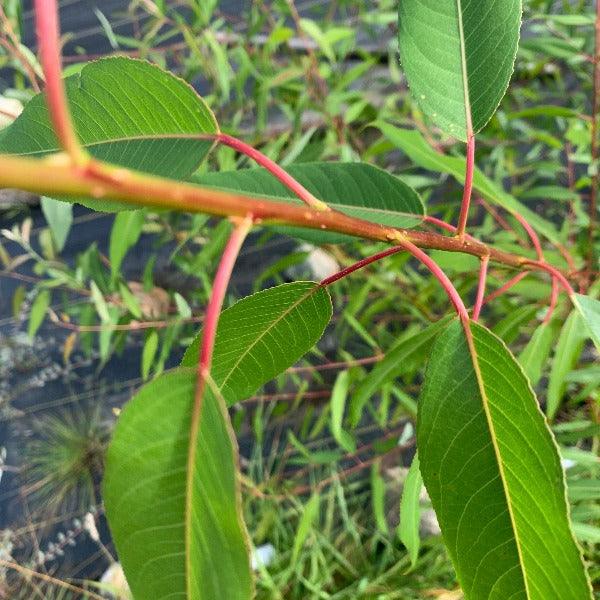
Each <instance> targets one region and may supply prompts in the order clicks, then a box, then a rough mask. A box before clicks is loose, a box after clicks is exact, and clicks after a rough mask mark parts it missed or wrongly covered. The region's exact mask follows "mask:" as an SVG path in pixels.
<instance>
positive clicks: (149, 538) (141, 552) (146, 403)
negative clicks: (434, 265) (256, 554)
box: [104, 282, 332, 600]
mask: <svg viewBox="0 0 600 600" xmlns="http://www.w3.org/2000/svg"><path fill="white" fill-rule="evenodd" d="M331 310H332V307H331V301H330V298H329V294H328V292H327V290H326V289H325V288H323V287H322V286H320V285H319V284H317V283H314V282H298V283H293V284H286V285H282V286H278V287H275V288H271V289H269V290H265V291H263V292H258V293H257V294H254V295H252V296H249V297H248V298H244V299H243V300H240V301H239V302H237V303H236V304H234V305H233V306H232V307H231V308H229V309H227V310H225V311H223V313H222V314H221V317H220V319H219V325H218V328H217V337H216V341H215V347H214V354H213V365H212V370H211V381H212V382H213V384H211V385H208V386H207V387H206V390H205V396H204V400H203V407H202V415H201V420H200V434H199V437H198V446H197V450H196V457H197V460H195V461H194V467H193V468H194V480H195V484H194V486H193V497H192V498H188V497H187V495H186V475H187V464H188V462H187V460H188V450H189V448H188V446H189V443H190V432H189V430H190V426H191V421H190V418H191V411H192V406H193V402H194V389H195V388H194V385H195V381H196V376H195V365H196V362H197V360H198V341H199V339H197V340H196V341H195V342H194V344H193V345H192V347H191V348H190V349H189V350H188V353H187V354H186V355H185V357H184V360H183V364H184V365H189V366H191V367H193V368H186V367H185V366H184V367H182V368H181V369H179V370H177V371H176V372H175V373H172V374H167V375H163V376H161V377H160V378H158V379H157V380H155V381H154V382H152V383H150V384H148V385H147V386H146V387H144V388H143V389H142V391H141V392H139V393H138V394H137V395H136V397H135V398H134V399H133V400H132V401H131V402H130V403H129V405H127V406H126V408H125V409H124V411H123V414H122V415H121V417H120V418H119V422H118V424H117V428H116V430H115V434H114V437H113V441H112V442H111V445H110V448H109V452H108V459H107V468H106V473H105V483H104V488H105V492H104V497H105V503H106V510H107V515H108V519H109V524H110V526H111V531H112V533H113V537H114V539H115V543H116V546H117V550H118V552H119V557H120V559H121V561H122V562H123V566H124V568H125V573H126V575H127V576H128V580H129V582H130V584H131V587H132V591H133V594H134V597H135V598H136V600H162V599H163V598H167V597H169V598H170V597H172V595H175V594H179V595H180V596H181V597H185V598H188V600H213V599H214V598H228V599H229V598H232V599H238V598H239V599H240V600H241V599H244V600H247V599H248V598H250V597H251V582H250V578H249V576H248V558H247V554H246V550H245V538H246V533H245V530H244V527H243V525H242V523H241V520H240V516H239V506H238V504H239V502H238V491H237V488H236V486H235V473H236V470H235V461H234V455H235V451H236V449H235V442H234V441H233V438H232V437H231V436H230V431H229V429H230V427H229V417H228V415H227V412H226V411H225V408H224V407H225V402H227V403H228V404H232V403H234V402H237V401H239V400H243V399H245V398H247V397H248V396H249V395H250V394H252V393H253V392H254V391H256V389H257V388H258V387H259V386H260V385H262V384H263V383H266V382H267V381H269V380H270V379H271V378H273V377H275V376H276V375H277V374H279V373H280V372H281V371H283V370H285V369H286V368H287V367H289V366H290V365H292V364H293V363H294V362H296V360H298V358H300V357H301V356H302V355H303V354H305V353H306V352H307V351H308V350H310V348H311V347H312V346H313V345H314V344H315V343H316V342H317V341H318V339H319V338H320V336H321V334H322V333H323V330H324V328H325V326H326V325H327V323H328V322H329V319H330V318H331ZM132 448H135V451H132ZM186 502H189V505H190V507H191V509H192V511H193V519H192V531H191V532H190V531H186V525H185V523H186V521H185V510H186V509H185V506H186ZM186 535H189V536H190V539H191V540H192V543H191V545H190V552H189V554H186V546H185V536H186ZM186 594H187V595H186Z"/></svg>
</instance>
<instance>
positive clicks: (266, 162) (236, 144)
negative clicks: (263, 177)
mask: <svg viewBox="0 0 600 600" xmlns="http://www.w3.org/2000/svg"><path fill="white" fill-rule="evenodd" d="M215 139H216V140H217V141H218V142H219V143H221V144H223V145H225V146H229V147H230V148H233V149H234V150H237V151H238V152H240V153H241V154H245V155H246V156H248V157H249V158H251V159H252V160H253V161H255V162H256V163H257V164H259V165H260V166H261V167H264V168H265V169H266V170H267V171H269V173H271V174H272V175H274V176H275V177H277V179H279V181H281V183H283V185H285V187H287V188H288V189H289V190H291V191H292V192H294V194H296V196H298V198H300V200H302V201H303V202H304V203H306V204H307V205H308V206H310V207H312V208H314V209H315V210H331V209H330V208H329V206H327V204H325V202H322V201H321V200H319V199H318V198H315V196H313V195H312V194H311V193H310V192H309V191H308V190H307V189H306V188H305V187H304V186H303V185H302V184H301V183H300V182H298V181H296V180H295V179H294V178H293V177H292V176H291V175H290V174H289V173H288V172H287V171H285V170H284V169H282V168H281V167H280V166H279V165H278V164H277V163H276V162H274V161H272V160H271V159H270V158H269V157H268V156H265V155H264V154H263V153H262V152H259V151H258V150H257V149H256V148H253V147H252V146H250V145H249V144H246V143H245V142H242V140H238V139H237V138H235V137H233V136H231V135H227V134H225V133H218V134H217V135H216V136H215Z"/></svg>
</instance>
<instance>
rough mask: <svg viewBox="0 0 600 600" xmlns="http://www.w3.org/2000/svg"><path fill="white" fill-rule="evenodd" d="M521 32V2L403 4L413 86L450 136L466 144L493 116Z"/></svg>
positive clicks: (401, 20) (407, 0)
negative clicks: (470, 136)
mask: <svg viewBox="0 0 600 600" xmlns="http://www.w3.org/2000/svg"><path fill="white" fill-rule="evenodd" d="M520 26H521V1H520V0H402V1H401V2H400V3H399V10H398V37H399V42H400V60H401V61H402V66H403V68H404V72H405V73H406V77H407V79H408V84H409V86H410V89H411V91H412V93H413V95H414V97H415V99H416V100H417V102H418V103H419V105H420V106H421V108H422V109H423V110H424V112H426V113H427V114H428V115H429V117H431V119H433V120H434V121H435V122H436V123H437V124H438V125H439V126H440V127H441V128H442V129H443V130H444V131H445V132H446V133H448V134H449V135H452V136H454V137H457V138H459V139H461V140H464V141H466V140H467V137H468V136H469V135H470V134H471V133H476V132H477V131H479V130H480V129H481V128H482V127H483V126H484V125H485V124H486V123H487V122H488V121H489V119H490V118H491V116H492V115H493V114H494V111H495V110H496V108H497V107H498V104H499V103H500V100H501V99H502V96H504V93H505V92H506V88H507V87H508V82H509V80H510V76H511V74H512V71H513V65H514V62H515V57H516V54H517V46H518V43H519V29H520Z"/></svg>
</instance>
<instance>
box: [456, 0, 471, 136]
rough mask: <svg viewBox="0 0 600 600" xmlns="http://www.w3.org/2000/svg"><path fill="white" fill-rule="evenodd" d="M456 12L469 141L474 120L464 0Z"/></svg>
mask: <svg viewBox="0 0 600 600" xmlns="http://www.w3.org/2000/svg"><path fill="white" fill-rule="evenodd" d="M456 12H457V17H458V38H459V46H460V68H461V75H462V80H463V95H464V103H465V130H466V136H467V140H468V139H469V138H470V137H471V136H472V135H473V118H472V115H471V94H470V92H469V74H468V72H467V51H466V48H465V32H464V29H463V18H462V0H456Z"/></svg>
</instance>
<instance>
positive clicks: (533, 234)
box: [512, 213, 544, 261]
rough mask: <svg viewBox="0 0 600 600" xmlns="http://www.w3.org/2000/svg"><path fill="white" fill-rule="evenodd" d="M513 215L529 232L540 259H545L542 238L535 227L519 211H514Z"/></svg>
mask: <svg viewBox="0 0 600 600" xmlns="http://www.w3.org/2000/svg"><path fill="white" fill-rule="evenodd" d="M512 215H513V217H514V218H515V219H516V220H517V221H519V223H520V224H521V227H523V229H524V230H525V231H526V232H527V235H528V236H529V239H530V240H531V243H532V244H533V247H534V248H535V252H536V254H537V257H538V260H540V261H544V251H543V250H542V244H541V243H540V238H539V237H538V234H537V233H536V232H535V230H534V229H533V227H532V226H531V225H530V224H529V223H528V222H527V220H526V219H525V217H523V216H522V215H520V214H519V213H512Z"/></svg>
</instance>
